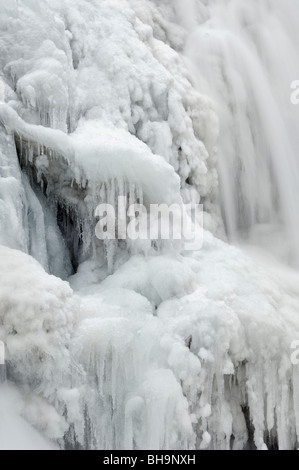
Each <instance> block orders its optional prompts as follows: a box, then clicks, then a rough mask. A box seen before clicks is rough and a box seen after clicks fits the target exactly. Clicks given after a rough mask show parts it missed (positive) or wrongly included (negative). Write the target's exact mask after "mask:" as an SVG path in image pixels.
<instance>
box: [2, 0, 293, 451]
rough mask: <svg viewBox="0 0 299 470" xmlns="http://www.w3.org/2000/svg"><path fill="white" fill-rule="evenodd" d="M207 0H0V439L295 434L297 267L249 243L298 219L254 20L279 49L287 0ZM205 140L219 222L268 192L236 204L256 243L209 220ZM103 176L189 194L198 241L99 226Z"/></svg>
mask: <svg viewBox="0 0 299 470" xmlns="http://www.w3.org/2000/svg"><path fill="white" fill-rule="evenodd" d="M210 3H211V4H210ZM210 3H209V4H207V5H206V2H201V1H198V2H193V1H192V0H189V1H188V2H186V4H185V3H184V4H183V2H182V1H180V0H176V1H173V2H169V1H168V0H163V1H162V2H158V1H156V0H155V1H149V0H109V1H108V0H103V1H101V2H98V1H97V0H92V1H86V0H73V1H70V0H63V1H58V0H51V2H50V0H49V1H48V0H43V1H42V2H40V1H39V2H37V1H36V0H19V1H18V2H16V1H12V2H10V3H9V4H8V3H7V2H6V1H4V0H0V12H1V13H0V31H1V33H0V52H1V53H0V101H1V102H0V260H1V261H0V279H1V283H0V340H1V341H3V342H4V343H5V349H6V351H5V352H6V359H7V364H6V371H7V375H6V379H5V380H6V383H5V384H0V387H1V388H0V418H1V419H0V448H14V449H15V448H18V447H21V448H49V447H50V448H52V447H59V448H61V449H106V450H110V449H119V450H123V449H138V450H141V449H148V450H156V449H163V450H168V449H177V450H194V449H202V450H204V449H230V448H233V449H244V448H245V449H248V448H250V449H251V448H257V449H263V450H264V449H266V448H271V447H275V446H278V447H279V448H280V449H294V448H296V447H298V442H299V403H298V396H299V395H298V393H299V376H298V374H299V372H298V367H296V366H295V365H292V363H291V354H292V349H291V345H292V344H293V342H294V341H295V340H296V339H298V337H299V318H298V311H299V288H298V285H299V283H298V272H297V271H295V270H293V269H292V268H291V267H289V266H288V265H287V264H286V263H285V264H281V262H280V261H279V260H277V259H276V258H275V257H274V258H273V257H271V256H270V255H266V254H265V252H264V251H263V249H262V248H261V247H262V246H266V247H269V245H270V244H271V243H272V241H271V240H270V237H269V231H271V230H272V228H273V227H275V233H274V235H273V238H272V240H274V242H273V245H275V239H278V240H281V237H282V236H281V233H285V232H287V233H289V235H294V234H297V233H298V231H296V221H295V222H294V225H290V223H289V222H290V218H291V215H292V214H293V215H294V208H295V203H293V202H292V204H291V205H290V207H289V204H288V202H289V201H290V196H291V195H292V196H294V195H296V191H297V189H296V188H295V186H296V185H294V184H293V183H294V181H295V179H296V172H294V174H293V175H292V178H291V177H290V174H289V172H290V171H291V170H292V166H291V163H292V159H293V153H292V152H288V149H290V148H296V142H297V141H296V139H295V137H294V136H295V133H294V132H293V129H294V128H293V127H292V128H291V129H290V130H289V131H288V129H287V127H286V126H283V129H282V130H281V132H280V130H279V129H278V128H280V126H279V124H280V123H281V120H282V118H281V117H280V116H277V109H278V108H279V106H280V105H281V103H282V101H283V98H282V96H281V88H280V87H281V85H280V82H279V77H280V76H281V75H280V73H279V74H278V69H279V67H281V64H280V61H279V60H277V59H276V57H275V48H274V49H273V46H271V45H270V44H269V42H268V39H267V38H268V33H267V31H268V30H269V31H270V32H271V31H273V28H274V26H275V25H277V26H278V29H279V37H280V39H281V40H282V42H281V46H280V47H281V49H280V48H279V50H281V51H284V50H286V48H287V45H288V44H293V42H294V40H295V39H294V38H295V37H296V34H297V33H296V29H295V28H294V26H296V24H295V22H293V20H292V19H291V16H292V15H291V13H294V11H293V8H294V7H292V6H291V3H290V2H287V9H286V10H282V7H281V4H280V3H279V8H280V9H278V10H274V8H273V2H272V1H270V2H264V1H260V3H261V5H262V6H260V7H259V8H258V9H257V12H256V13H255V11H254V8H253V6H249V5H247V4H246V5H245V2H244V1H243V0H235V1H230V2H229V7H226V6H225V7H224V5H223V3H221V2H220V1H216V0H215V1H214V2H210ZM260 3H259V4H260ZM284 4H285V3H284ZM266 6H267V8H268V9H269V11H270V13H271V15H270V19H267V18H266V17H267V13H268V9H266ZM254 7H257V4H256V2H254ZM282 11H284V13H282ZM285 11H286V12H285ZM255 15H256V16H255ZM275 15H277V22H278V23H277V22H276V20H275V18H276V16H275ZM255 18H257V19H258V21H259V23H260V24H261V25H262V26H261V27H260V29H259V30H258V32H254V34H253V33H252V31H251V29H250V28H247V29H246V28H244V24H243V23H242V21H243V20H244V19H245V20H246V21H249V22H250V21H254V19H255ZM241 24H242V25H243V26H242V27H241V26H240V25H241ZM288 26H289V28H288ZM244 30H246V31H244ZM249 30H250V31H251V32H250V31H249ZM269 34H270V33H269ZM259 37H260V38H262V39H261V41H262V44H263V50H266V52H267V55H266V57H261V53H260V50H259V49H258V48H257V47H256V48H255V45H256V42H257V41H258V39H257V38H259ZM232 38H233V39H232ZM235 38H237V41H236V44H235ZM238 38H240V41H239V40H238ZM266 45H267V47H266ZM185 46H186V47H185ZM292 47H293V46H292ZM184 48H185V53H186V54H188V57H189V59H188V58H186V57H185V58H183V56H182V54H181V53H182V51H183V50H184ZM291 56H292V54H291V53H290V56H289V57H291ZM190 61H192V63H190ZM286 62H287V63H289V60H287V61H286ZM236 64H241V65H240V67H239V68H238V67H237V65H236ZM251 65H252V66H254V70H257V71H258V72H259V77H260V78H261V84H262V85H263V88H264V90H265V89H266V91H267V93H266V95H265V97H264V98H263V99H262V100H261V102H259V98H260V93H261V88H259V87H258V85H254V83H255V82H254V80H253V76H252V75H251V71H250V69H251ZM221 70H222V72H223V73H225V74H226V75H227V80H228V81H227V82H225V81H223V75H222V74H220V71H221ZM293 70H295V69H293ZM222 72H221V73H222ZM249 72H250V73H249ZM271 77H274V79H275V77H277V80H278V81H277V83H271V86H270V85H269V82H270V81H271ZM230 85H234V86H235V87H236V93H235V94H232V93H228V90H229V86H230ZM268 85H269V86H268ZM198 89H199V90H200V91H203V92H204V93H205V94H201V93H200V92H199V91H198ZM209 96H211V97H212V99H213V101H212V100H211V99H210V98H209ZM251 96H253V97H254V99H252V100H251V101H250V104H248V101H249V98H250V97H251ZM234 97H235V103H233V104H234V105H235V107H236V108H234V109H236V110H237V113H236V116H235V115H234V113H233V112H232V111H231V108H230V106H231V101H230V100H231V99H233V98H234ZM268 103H270V104H271V106H270V111H269V113H270V114H268V113H267V112H266V111H265V112H264V113H265V114H264V113H263V112H262V111H261V110H262V108H265V107H267V104H268ZM248 110H249V111H248ZM215 111H216V112H215ZM247 111H248V112H249V114H248V115H247V114H246V113H247ZM272 111H273V112H272ZM284 113H285V114H283V115H284V116H285V115H286V114H287V110H285V111H284ZM217 115H218V117H219V118H218V117H217ZM253 118H256V119H253ZM271 118H273V121H271ZM274 118H275V119H274ZM248 119H249V120H250V121H253V122H254V124H252V125H253V126H254V130H255V133H253V135H256V136H258V140H257V141H256V140H254V138H253V137H252V136H251V137H252V141H251V137H250V128H248V125H247V124H248ZM223 120H225V122H227V126H228V128H225V129H224V130H223ZM271 122H274V124H273V126H272V125H271ZM219 124H220V129H219ZM221 124H222V125H221ZM259 126H261V129H262V131H261V132H258V131H257V128H259ZM232 129H236V132H235V134H234V136H235V139H232V132H231V130H232ZM245 130H248V134H246V132H245ZM251 130H252V129H251ZM219 131H220V139H219V149H218V150H217V147H216V146H217V144H218V134H219ZM253 141H254V142H253ZM248 142H249V146H248V148H247V147H246V145H247V144H248ZM238 146H239V147H240V148H238ZM265 149H270V150H271V152H270V153H271V155H270V156H269V157H268V153H267V152H264V150H265ZM245 150H246V151H245ZM217 152H218V163H219V167H218V170H219V174H220V182H221V185H220V186H221V187H220V199H221V203H222V206H223V207H222V209H224V216H225V217H224V218H225V221H224V222H225V223H226V226H227V227H226V228H229V227H228V226H229V225H230V217H231V218H232V220H235V222H236V223H235V225H234V224H232V227H233V230H232V231H235V233H236V234H238V233H239V232H238V230H239V225H242V223H241V222H242V221H241V220H238V221H237V219H238V217H239V215H240V214H239V212H240V211H239V209H238V208H237V207H236V205H238V204H239V205H240V207H241V206H242V204H243V205H244V207H245V206H246V207H247V208H248V211H249V212H250V213H251V214H255V211H254V209H255V208H256V206H257V205H258V209H259V211H260V212H261V213H263V211H264V209H265V213H266V215H267V214H268V213H270V212H271V211H272V212H271V214H273V217H272V218H271V217H270V218H267V217H265V218H261V219H259V218H258V220H255V215H254V216H253V218H250V217H248V218H246V222H248V221H249V222H250V223H249V224H248V227H245V229H244V230H245V231H246V230H247V231H246V234H247V235H248V237H249V238H250V237H252V238H251V241H252V240H253V241H254V242H255V243H259V244H260V248H259V250H257V249H256V248H253V247H252V246H251V247H249V246H247V247H246V249H245V248H244V247H243V246H242V247H237V246H232V245H229V244H227V243H226V242H225V241H221V240H220V239H219V238H217V237H219V236H220V237H222V238H225V236H224V230H223V225H224V224H223V222H222V220H221V216H220V213H221V211H220V204H219V190H218V175H217ZM284 154H286V155H287V157H286V158H287V159H288V160H287V161H288V163H289V165H285V164H284V162H282V161H281V160H282V159H281V156H282V155H284ZM261 156H263V158H262V157H261ZM258 157H260V158H258ZM267 158H268V159H270V160H271V162H272V164H273V165H274V163H275V164H276V166H275V169H276V176H277V178H276V179H279V178H280V179H279V181H280V183H279V184H278V183H277V181H276V183H277V185H275V184H274V185H273V184H271V178H270V176H269V174H270V173H269V171H270V169H269V165H268V160H267ZM240 159H241V160H242V164H244V173H242V178H243V179H242V181H241V183H242V184H243V183H244V185H243V188H244V192H243V193H242V194H241V196H240V193H236V197H235V195H233V196H234V197H233V198H231V196H230V195H231V193H232V192H233V190H234V189H235V180H234V179H233V175H234V171H232V168H235V166H236V162H239V160H240ZM252 165H253V166H252ZM270 166H271V165H270ZM284 167H285V168H284ZM280 169H282V170H283V171H281V174H279V175H278V173H280V171H279V170H280ZM254 175H258V178H260V179H259V180H258V182H257V187H258V189H259V190H258V191H255V190H254V187H253V180H254ZM226 177H227V180H226V179H225V178H226ZM289 181H290V185H289V187H288V188H287V189H286V190H285V189H284V188H285V186H287V185H288V182H289ZM274 186H275V188H274ZM261 187H263V188H264V189H263V190H262V189H260V188H261ZM277 190H278V194H279V195H280V196H281V201H282V202H281V203H280V204H279V207H278V208H277V207H274V206H273V205H275V204H274V202H275V198H274V199H271V198H272V191H273V192H274V193H275V194H276V193H277ZM270 193H271V197H270ZM119 195H123V196H127V200H128V202H130V203H134V202H137V201H139V202H144V203H145V205H146V206H147V207H148V206H149V205H150V204H153V203H166V204H172V203H178V204H182V203H183V202H190V201H195V202H197V203H200V202H202V203H204V209H205V214H204V216H205V217H204V227H205V231H204V245H203V248H202V249H201V250H199V251H197V252H194V253H193V252H184V251H182V249H181V246H179V247H177V246H175V245H173V244H167V243H163V244H162V243H161V244H158V246H157V247H155V248H154V247H153V246H151V245H149V244H147V243H145V244H143V245H142V244H138V243H136V244H134V243H132V242H116V241H111V242H101V241H99V240H97V239H96V237H95V233H94V230H95V225H96V217H95V209H96V207H97V206H98V205H99V204H100V203H104V202H108V203H111V204H112V205H113V206H114V207H116V204H117V202H116V201H117V198H118V196H119ZM225 197H227V198H228V199H229V201H228V202H227V201H226V199H225ZM238 198H239V200H238V201H237V199H238ZM294 201H296V198H294ZM230 204H231V205H230ZM238 207H239V206H238ZM270 209H271V210H270ZM272 209H273V210H272ZM276 209H277V210H276ZM238 211H239V212H238ZM238 224H239V225H238ZM242 227H243V226H242ZM243 228H244V227H243ZM228 232H229V230H228ZM275 237H276V238H275ZM245 238H246V237H245ZM263 238H264V240H265V241H264V242H263V243H262V242H261V240H262V239H263ZM291 239H292V236H290V238H288V237H286V239H285V245H284V246H281V252H280V254H279V255H280V258H284V256H285V253H287V254H288V253H292V242H291ZM270 242H271V243H270ZM1 377H2V378H3V376H2V375H1ZM7 430H8V431H7ZM49 442H50V443H49Z"/></svg>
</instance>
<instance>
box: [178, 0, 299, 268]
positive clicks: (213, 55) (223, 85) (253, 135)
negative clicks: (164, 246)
mask: <svg viewBox="0 0 299 470" xmlns="http://www.w3.org/2000/svg"><path fill="white" fill-rule="evenodd" d="M177 3H178V4H179V5H180V4H181V2H180V1H179V0H178V1H177ZM184 4H185V2H184ZM185 7H186V8H185ZM196 9H198V2H196V1H193V2H191V3H190V5H189V10H188V4H186V5H184V8H181V9H180V10H179V14H180V17H182V15H184V14H185V15H186V16H185V20H184V21H185V24H186V25H187V27H188V31H191V32H190V34H189V36H188V41H187V45H186V54H187V55H188V57H189V58H190V59H191V61H192V66H193V67H194V68H195V70H196V74H197V79H198V87H199V89H200V90H201V91H204V92H206V93H207V94H208V95H209V96H211V97H213V99H214V104H215V108H216V110H217V114H218V116H219V121H220V140H219V152H218V169H219V176H220V201H221V207H222V213H223V217H224V221H225V225H226V229H227V232H228V235H229V238H230V239H231V240H232V241H234V242H236V241H240V240H246V241H247V242H251V243H256V244H260V245H262V246H264V247H266V248H267V249H270V250H273V251H274V252H275V254H277V255H278V256H280V257H281V258H284V261H285V262H289V263H291V264H293V265H295V266H296V267H297V268H298V267H299V244H298V233H299V133H298V128H299V108H298V107H296V106H294V105H293V104H292V103H291V100H290V97H291V92H292V90H291V83H292V82H293V81H294V80H296V79H297V78H298V77H299V55H298V48H297V47H298V43H299V29H298V15H299V6H298V5H297V3H296V2H295V1H293V0H289V1H288V0H287V1H280V0H270V1H264V0H251V1H247V0H211V1H209V2H208V6H207V7H206V10H205V12H204V13H205V14H203V9H202V7H201V9H200V15H199V18H198V23H197V24H195V22H194V11H196ZM191 12H192V13H193V14H191ZM190 18H193V21H191V20H190Z"/></svg>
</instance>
